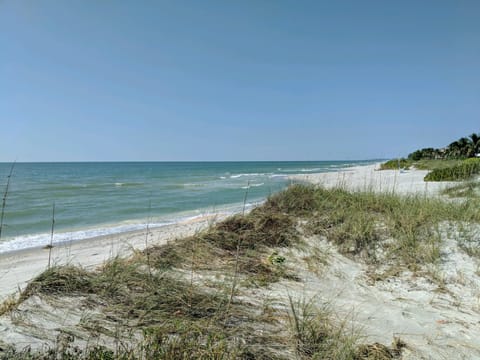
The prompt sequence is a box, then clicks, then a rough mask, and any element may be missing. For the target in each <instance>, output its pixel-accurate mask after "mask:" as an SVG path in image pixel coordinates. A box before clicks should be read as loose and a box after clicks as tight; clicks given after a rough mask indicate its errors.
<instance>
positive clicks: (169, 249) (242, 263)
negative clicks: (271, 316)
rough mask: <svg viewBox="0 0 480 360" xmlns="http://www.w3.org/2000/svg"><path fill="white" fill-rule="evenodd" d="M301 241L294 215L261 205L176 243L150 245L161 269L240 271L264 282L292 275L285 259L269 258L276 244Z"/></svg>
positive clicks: (253, 280)
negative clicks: (284, 262) (274, 259)
mask: <svg viewBox="0 0 480 360" xmlns="http://www.w3.org/2000/svg"><path fill="white" fill-rule="evenodd" d="M299 241H300V236H299V232H298V230H297V229H296V222H295V218H294V217H292V216H290V215H289V214H285V213H282V212H279V211H275V210H273V209H271V208H266V207H264V206H260V207H258V208H256V209H254V210H252V211H251V212H250V213H248V214H246V215H240V214H237V215H233V216H231V217H229V218H227V219H225V220H223V221H220V222H218V223H216V224H214V225H212V226H211V227H209V228H208V229H207V230H205V231H202V232H200V233H198V234H195V235H193V236H190V237H187V238H184V239H179V240H177V241H175V242H174V243H169V244H166V245H162V246H156V247H153V248H150V249H148V254H149V256H150V259H151V262H150V263H151V265H152V266H153V267H154V268H155V269H158V270H166V269H173V268H183V269H186V270H188V269H190V270H191V269H192V267H193V268H194V269H195V270H212V271H219V272H220V273H222V274H225V273H226V272H230V271H231V270H232V269H233V268H234V267H235V268H236V270H237V272H239V273H240V274H242V275H244V276H246V277H247V280H248V282H250V283H251V284H252V285H258V286H265V285H268V284H269V283H272V282H276V281H278V280H280V279H281V278H293V274H291V273H290V272H289V271H288V270H287V269H286V267H285V266H284V265H283V263H282V264H281V263H278V262H275V261H269V259H268V257H269V255H271V254H272V252H273V251H274V250H272V249H274V248H284V247H288V246H292V245H295V244H297V243H298V242H299Z"/></svg>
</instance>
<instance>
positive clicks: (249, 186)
mask: <svg viewBox="0 0 480 360" xmlns="http://www.w3.org/2000/svg"><path fill="white" fill-rule="evenodd" d="M263 185H264V183H260V184H250V185H248V186H242V187H241V189H250V188H251V187H259V186H263Z"/></svg>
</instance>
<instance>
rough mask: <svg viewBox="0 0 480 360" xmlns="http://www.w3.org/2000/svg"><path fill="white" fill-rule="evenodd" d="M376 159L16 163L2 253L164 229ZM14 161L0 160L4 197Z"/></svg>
mask: <svg viewBox="0 0 480 360" xmlns="http://www.w3.org/2000/svg"><path fill="white" fill-rule="evenodd" d="M372 162H373V161H316V162H86V163H80V162H73V163H16V164H15V165H14V168H13V175H12V177H11V179H10V185H9V190H8V193H7V197H6V204H5V208H4V218H3V226H2V233H1V238H0V253H3V252H8V251H14V250H19V249H25V248H29V247H37V246H45V245H47V244H49V243H50V233H51V228H52V218H53V216H52V214H53V206H54V204H55V225H54V243H62V242H67V241H75V240H81V239H86V238H91V237H95V236H99V235H107V234H114V233H120V232H124V231H130V230H137V229H144V228H145V227H146V225H147V224H148V225H149V227H158V226H163V225H168V224H174V223H176V222H178V221H181V220H186V219H189V218H194V217H198V216H203V215H207V214H212V213H216V212H224V213H225V212H226V213H234V212H238V211H240V210H241V209H242V207H243V200H244V198H245V195H247V207H252V206H255V205H256V204H258V203H261V202H262V201H263V200H265V199H266V198H267V197H268V196H269V195H270V194H272V193H274V192H277V191H279V190H281V189H283V188H285V187H286V186H287V185H288V184H289V179H288V176H289V175H291V174H308V173H312V174H313V173H318V172H325V171H335V170H339V169H342V168H345V167H350V166H357V165H364V164H365V165H366V164H370V163H372ZM10 169H11V164H8V163H0V193H1V197H2V198H3V197H4V195H5V189H6V184H7V179H8V174H9V172H10Z"/></svg>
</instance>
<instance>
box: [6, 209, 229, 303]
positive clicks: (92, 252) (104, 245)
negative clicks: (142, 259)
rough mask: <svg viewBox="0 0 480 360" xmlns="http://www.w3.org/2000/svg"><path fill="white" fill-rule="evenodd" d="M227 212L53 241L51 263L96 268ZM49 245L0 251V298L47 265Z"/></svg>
mask: <svg viewBox="0 0 480 360" xmlns="http://www.w3.org/2000/svg"><path fill="white" fill-rule="evenodd" d="M226 216H229V214H227V213H217V214H208V215H203V216H200V217H197V218H193V219H188V220H184V221H181V222H178V223H175V224H169V225H164V226H159V227H154V228H149V230H148V241H146V229H141V230H132V231H127V232H122V233H115V234H109V235H101V236H96V237H92V238H87V239H80V240H75V241H71V242H65V243H62V244H59V245H54V247H53V248H52V254H51V263H52V265H78V266H81V267H83V268H90V269H91V268H95V267H98V266H100V265H102V264H103V263H104V262H106V261H108V260H109V259H111V258H113V257H116V256H119V257H124V256H127V255H130V254H131V253H132V252H133V251H134V250H137V251H138V250H140V251H141V250H143V249H144V248H145V245H146V242H148V245H152V244H155V245H159V244H164V243H166V242H168V241H174V240H175V239H177V238H180V237H185V236H189V235H193V234H194V233H195V232H198V231H201V230H203V229H205V228H207V227H208V225H209V224H211V223H212V222H214V221H217V220H218V219H223V218H224V217H226ZM48 256H49V249H48V248H45V247H34V248H26V249H18V250H13V251H10V252H5V253H1V254H0V302H1V301H3V300H4V299H5V298H7V297H8V296H12V295H14V294H15V293H18V291H19V290H22V289H23V288H24V287H25V285H26V284H28V282H29V281H31V280H32V279H33V278H34V277H35V276H37V275H39V274H40V273H41V272H43V271H45V270H46V269H47V266H48Z"/></svg>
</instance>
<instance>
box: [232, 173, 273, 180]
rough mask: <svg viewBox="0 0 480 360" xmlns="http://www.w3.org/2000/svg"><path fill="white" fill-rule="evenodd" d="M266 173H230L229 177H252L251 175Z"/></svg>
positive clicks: (263, 174)
mask: <svg viewBox="0 0 480 360" xmlns="http://www.w3.org/2000/svg"><path fill="white" fill-rule="evenodd" d="M266 175H268V174H265V173H247V174H236V175H230V179H238V178H241V177H252V176H266Z"/></svg>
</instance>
